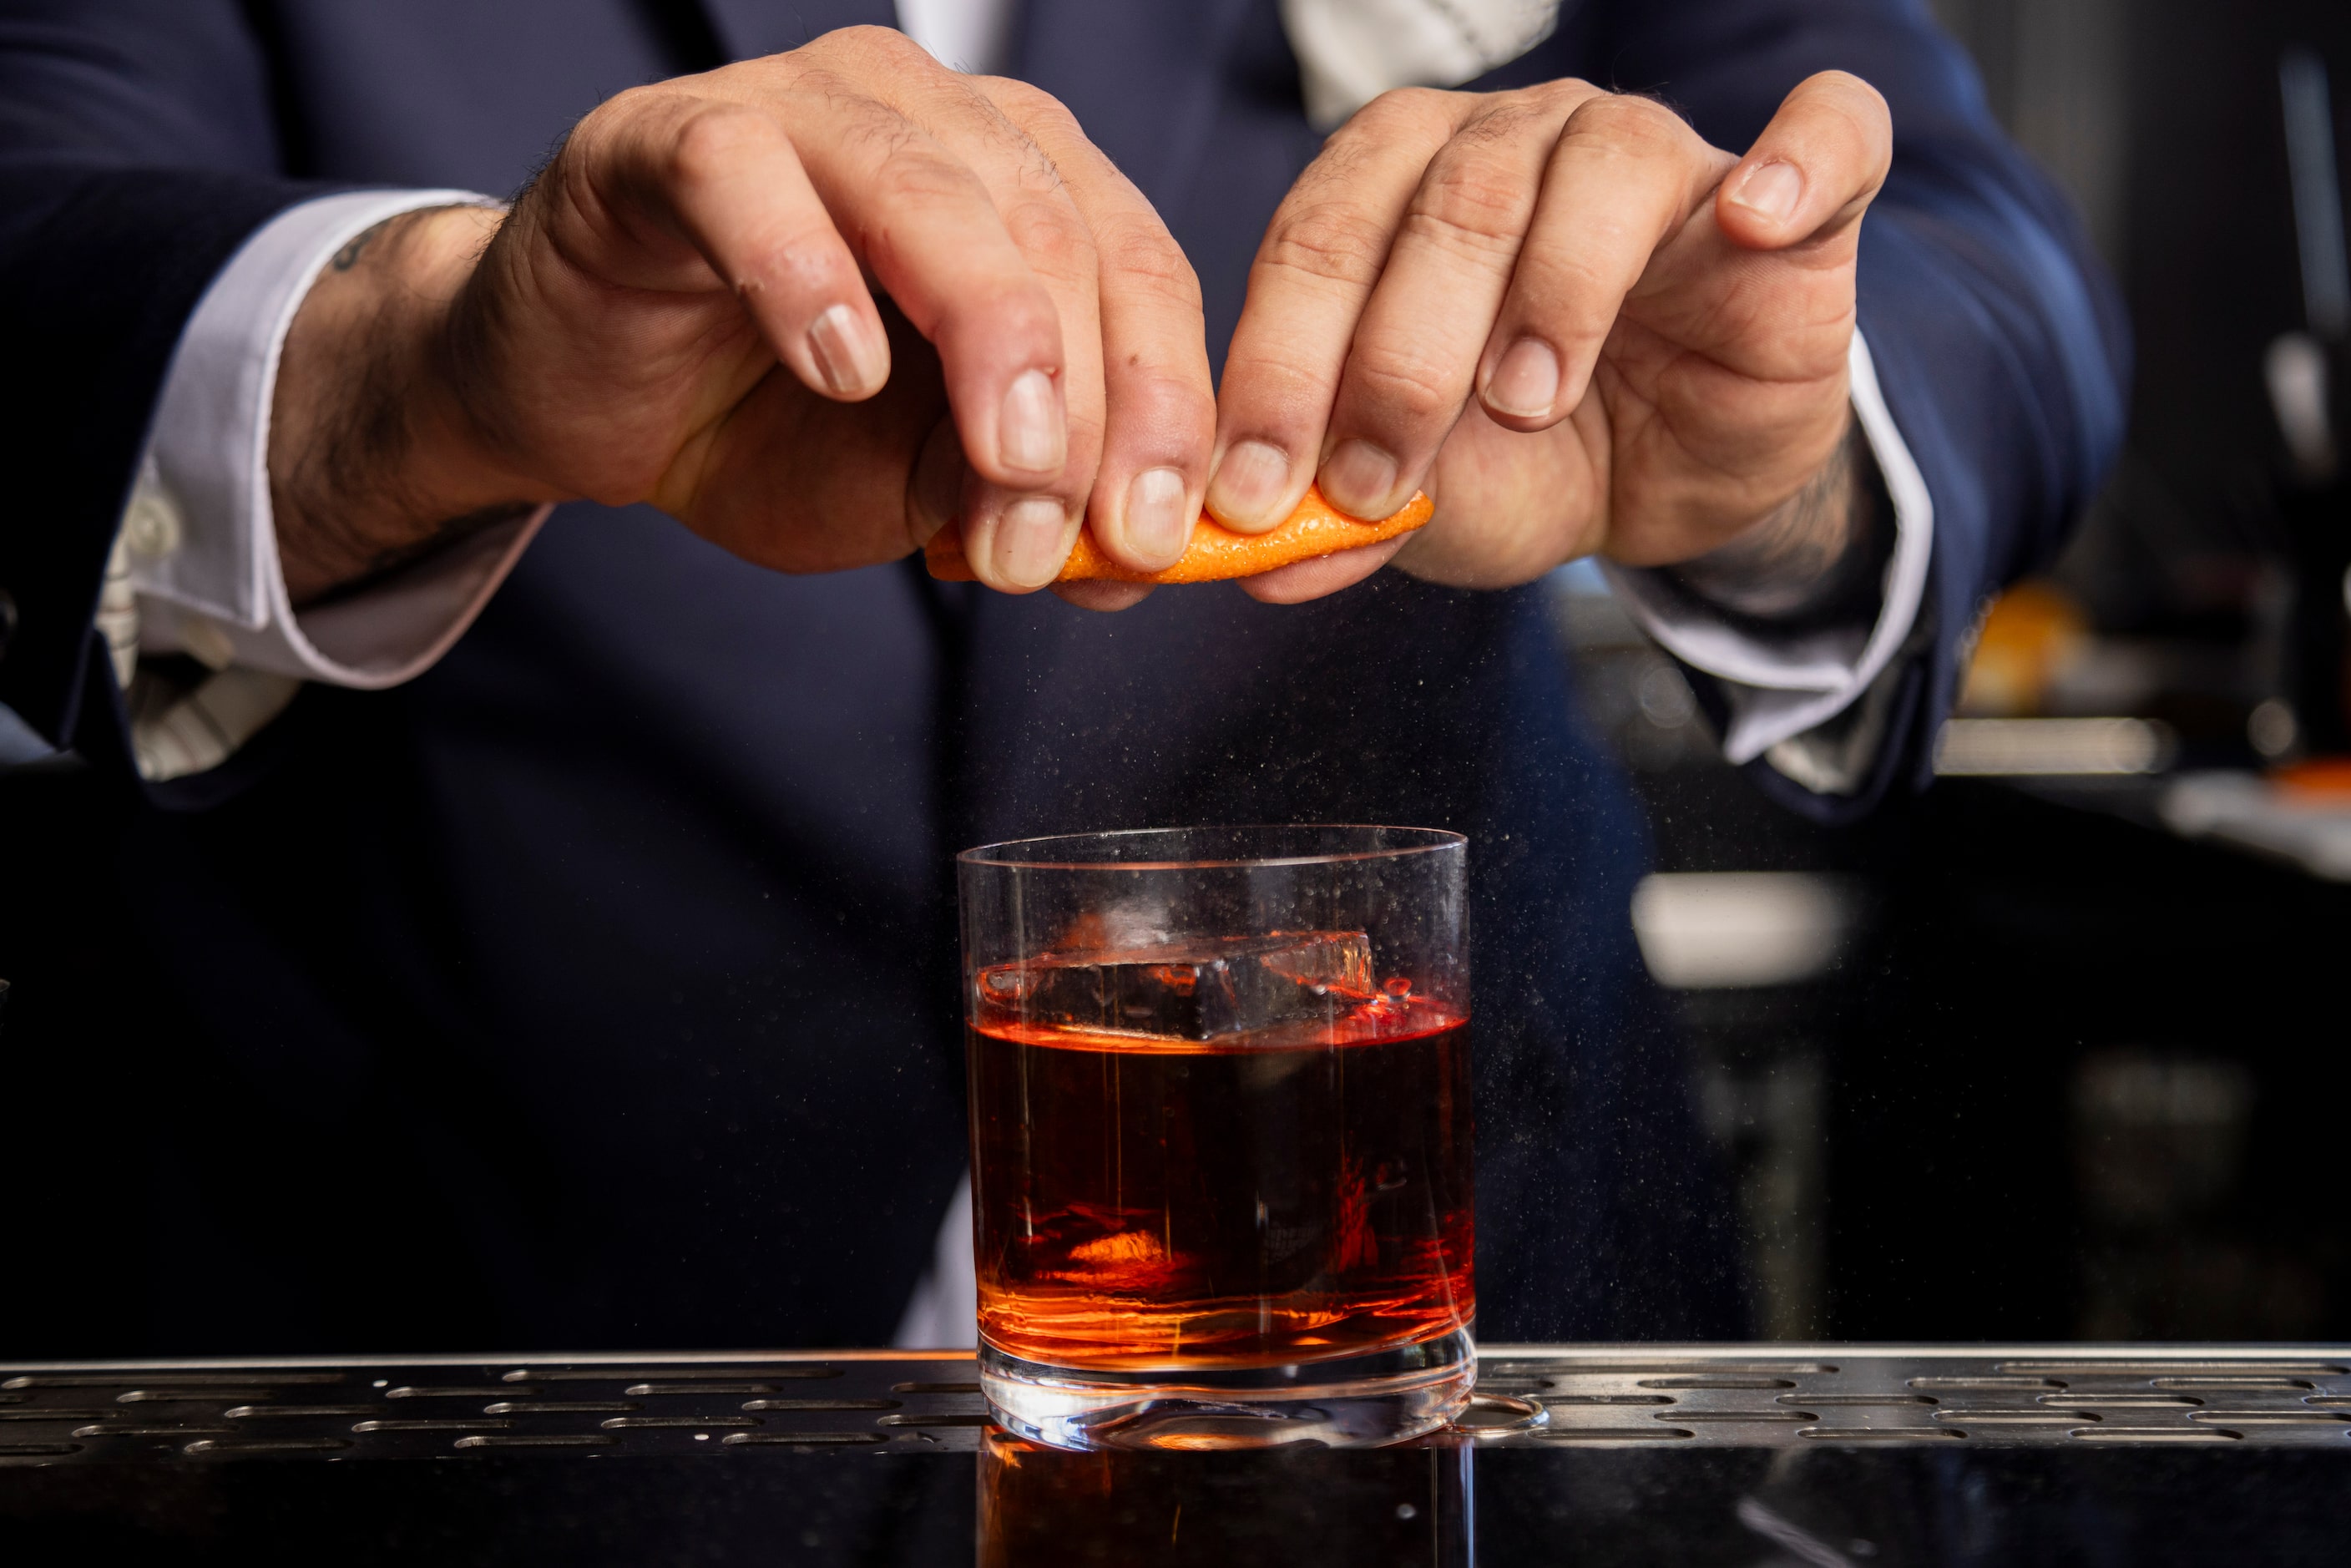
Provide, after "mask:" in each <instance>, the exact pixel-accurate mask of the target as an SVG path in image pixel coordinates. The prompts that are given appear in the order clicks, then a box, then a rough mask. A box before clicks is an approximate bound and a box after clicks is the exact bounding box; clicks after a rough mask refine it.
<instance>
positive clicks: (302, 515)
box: [270, 27, 1216, 601]
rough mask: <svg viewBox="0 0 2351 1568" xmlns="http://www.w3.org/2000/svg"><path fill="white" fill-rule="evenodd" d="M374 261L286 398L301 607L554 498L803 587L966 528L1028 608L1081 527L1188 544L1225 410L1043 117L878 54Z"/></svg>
mask: <svg viewBox="0 0 2351 1568" xmlns="http://www.w3.org/2000/svg"><path fill="white" fill-rule="evenodd" d="M485 242H486V243H485ZM375 252H376V254H375V255H374V256H369V255H367V254H366V250H365V247H360V250H359V251H358V252H357V253H356V254H357V256H358V260H357V263H356V264H354V265H350V266H348V267H346V266H345V265H344V259H343V258H338V268H337V269H335V270H330V271H329V272H328V273H326V274H322V275H321V278H320V280H319V284H318V286H317V287H314V288H313V289H312V291H311V294H310V296H309V297H308V298H306V299H305V302H304V304H303V307H302V308H301V310H300V312H299V313H298V317H297V320H296V323H295V327H294V329H293V331H292V332H291V333H290V334H289V337H288V340H287V351H286V357H285V360H284V361H283V365H282V368H281V372H280V380H279V383H278V387H277V401H276V426H275V428H274V430H273V434H272V441H271V451H270V467H271V476H272V488H273V495H274V497H275V498H276V499H277V507H278V528H279V533H280V536H281V545H282V553H283V556H284V559H285V560H286V563H287V576H288V580H289V585H290V586H291V587H292V589H293V591H294V593H295V597H296V599H297V601H303V600H307V599H310V598H315V597H316V596H317V595H318V594H319V593H321V592H324V591H329V590H330V589H332V588H334V587H337V586H339V585H340V584H342V583H345V582H348V581H350V580H354V579H356V578H358V577H360V576H362V575H365V573H366V572H367V571H368V570H374V569H376V568H378V567H381V565H382V564H384V563H385V562H386V561H388V560H392V559H398V558H399V556H400V555H401V554H402V552H403V551H405V550H413V549H416V548H419V547H422V546H427V545H429V544H430V543H431V541H432V539H433V538H436V537H438V536H439V534H440V533H441V532H442V531H443V530H444V529H445V528H447V526H448V525H449V523H450V522H451V521H452V520H455V519H462V518H465V517H469V516H473V515H478V514H480V513H483V512H485V511H486V510H490V509H492V508H498V507H517V506H521V505H526V504H529V503H534V502H540V501H547V500H558V499H567V498H571V497H587V498H590V499H593V500H596V501H600V502H603V503H605V504H608V505H615V506H618V505H626V504H630V503H634V502H640V501H649V502H651V503H653V505H654V506H657V507H661V508H662V509H663V510H664V511H666V512H668V513H670V514H671V515H672V516H674V517H677V518H678V519H679V520H680V521H682V522H684V524H685V525H686V526H687V527H689V528H693V529H694V530H695V532H696V533H699V534H701V535H703V536H704V537H705V538H710V539H712V540H714V541H715V542H716V543H718V544H720V545H722V546H724V547H725V548H726V549H729V550H732V551H734V552H735V553H736V554H737V555H739V556H742V557H743V558H745V559H748V560H751V561H754V562H756V563H758V564H760V565H763V566H768V567H772V568H775V569H777V570H784V571H829V570H842V569H845V568H849V567H855V566H864V565H869V564H872V563H875V562H879V561H884V560H890V559H896V558H898V557H901V556H904V555H905V554H906V553H908V552H909V551H910V550H913V549H917V548H919V547H920V546H921V545H922V544H923V543H924V542H925V541H926V540H927V539H928V538H929V536H930V535H931V534H932V533H933V532H935V531H936V529H937V528H940V527H941V526H943V525H945V524H946V521H947V520H948V519H949V518H950V517H958V516H959V517H961V519H962V523H963V528H964V537H965V544H966V549H967V552H968V554H969V556H970V559H971V561H972V564H973V567H974V570H976V572H977V575H978V576H979V578H980V580H982V581H983V582H986V583H987V584H988V585H989V586H990V587H993V588H997V589H999V590H1003V591H1011V592H1025V591H1030V590H1033V589H1036V588H1038V587H1040V586H1042V585H1044V584H1046V583H1048V582H1050V581H1051V580H1052V579H1053V577H1054V575H1055V574H1056V572H1057V571H1058V570H1060V567H1061V561H1062V559H1063V558H1064V557H1065V556H1066V555H1067V554H1068V553H1069V550H1070V548H1071V544H1072V543H1073V542H1074V541H1075V539H1076V537H1077V531H1078V528H1079V527H1080V525H1081V523H1086V524H1090V525H1091V526H1092V529H1093V533H1094V537H1095V538H1096V539H1097V540H1098V541H1099V542H1100V543H1101V545H1102V548H1103V549H1105V550H1106V551H1108V552H1109V553H1110V554H1111V555H1113V557H1115V558H1117V559H1120V560H1121V561H1122V562H1123V563H1124V564H1126V565H1128V566H1131V567H1134V568H1136V569H1138V570H1156V569H1157V568H1160V567H1163V566H1165V565H1167V564H1169V563H1171V562H1173V561H1174V560H1175V558H1176V557H1177V556H1179V555H1180V554H1181V553H1182V552H1183V549H1184V546H1185V544H1186V540H1187V538H1188V537H1189V531H1190V526H1191V522H1192V519H1193V518H1194V517H1197V516H1198V515H1199V509H1200V504H1201V497H1202V493H1203V491H1204V489H1205V488H1206V485H1207V462H1208V454H1209V449H1210V443H1211V440H1212V438H1213V435H1214V432H1215V423H1216V409H1215V402H1214V393H1213V391H1212V388H1211V385H1210V382H1209V376H1208V366H1207V351H1206V345H1205V335H1204V331H1203V328H1202V323H1201V315H1200V303H1199V288H1198V284H1197V282H1196V279H1195V277H1194V276H1193V273H1192V270H1191V267H1189V265H1188V264H1187V263H1186V261H1185V259H1184V256H1183V254H1182V252H1181V251H1180V250H1179V249H1178V248H1177V246H1176V245H1175V241H1174V240H1173V239H1172V238H1171V237H1170V236H1169V235H1168V234H1167V231H1166V229H1165V225H1163V224H1162V223H1161V222H1160V220H1159V217H1158V214H1156V213H1155V212H1154V211H1153V210H1152V208H1151V206H1150V204H1149V203H1148V202H1146V201H1145V200H1144V197H1143V195H1142V194H1141V193H1140V192H1138V191H1136V190H1135V188H1134V186H1133V185H1132V184H1131V183H1128V182H1127V180H1126V179H1125V178H1124V177H1123V176H1122V175H1121V174H1120V173H1119V172H1117V171H1116V170H1115V169H1114V168H1113V166H1112V165H1111V163H1110V162H1109V160H1108V159H1107V158H1105V157H1104V156H1103V155H1102V153H1101V152H1099V151H1097V150H1096V149H1095V148H1094V147H1093V146H1092V144H1091V143H1089V142H1088V141H1086V140H1085V138H1084V136H1083V134H1082V133H1081V131H1079V129H1078V126H1077V123H1076V121H1075V120H1074V119H1073V118H1072V117H1071V115H1070V113H1069V112H1068V111H1067V110H1064V109H1063V108H1062V107H1061V105H1060V104H1059V103H1058V102H1056V101H1055V100H1054V99H1051V98H1050V97H1048V96H1047V95H1046V94H1044V93H1041V92H1039V91H1038V90H1036V89H1033V88H1029V87H1027V86H1024V85H1023V84H1020V83H1019V82H1013V81H1007V80H1001V79H998V78H979V77H967V76H963V75H959V74H957V73H956V72H953V71H949V70H947V69H946V68H943V67H941V66H939V65H938V64H937V63H936V62H935V61H934V60H933V59H932V58H931V57H930V56H929V55H928V54H926V53H925V52H924V51H923V50H922V49H921V48H920V47H917V46H915V45H914V44H913V43H911V42H909V41H908V40H906V39H905V38H904V37H901V36H900V35H898V34H896V33H894V32H892V31H890V30H888V29H886V28H878V27H860V28H852V29H848V30H845V31H842V32H838V33H832V34H829V35H827V36H826V37H821V38H820V39H818V40H816V41H815V42H814V43H812V44H810V45H809V46H808V47H805V48H801V49H798V50H795V51H793V52H791V53H789V54H785V55H778V56H774V57H769V58H767V59H762V60H755V61H749V62H746V63H744V64H741V65H735V66H729V67H726V68H723V69H720V70H716V71H712V72H710V73H708V74H706V75H704V76H698V77H688V78H680V79H678V80H674V81H669V82H664V83H661V84H658V85H656V86H653V87H646V88H640V89H635V90H632V91H630V92H626V93H623V94H622V95H620V96H619V97H617V98H614V99H611V101H610V102H608V103H606V104H605V105H603V106H602V107H601V108H600V109H598V110H596V111H595V112H594V113H592V114H590V115H589V116H588V117H587V118H586V119H585V120H581V121H580V124H579V125H578V126H577V127H576V128H575V129H574V130H573V131H572V132H571V134H570V136H569V139H567V141H565V142H564V144H563V146H562V148H561V150H560V151H559V152H557V154H556V156H555V159H554V162H552V163H551V164H549V167H548V168H547V169H546V171H545V172H543V173H541V174H540V176H539V177H538V180H537V181H535V182H534V183H533V184H532V185H531V187H530V188H529V190H528V192H526V193H524V195H523V196H522V197H521V199H520V200H519V202H518V203H517V205H516V207H515V209H514V211H513V212H512V213H511V214H507V215H505V216H504V217H503V218H501V217H500V215H499V214H494V213H487V212H480V211H473V210H467V209H452V210H447V211H440V212H434V213H430V214H419V215H418V216H417V218H416V219H415V220H414V221H413V226H411V227H409V228H408V229H406V230H404V231H403V232H402V235H400V236H399V238H398V239H397V240H396V241H394V242H392V243H381V244H379V245H378V246H376V247H375ZM353 254H354V253H353V252H350V251H347V252H346V256H351V255H353ZM868 278H871V279H872V282H873V283H875V284H878V285H879V287H880V289H882V290H884V291H886V293H887V297H888V302H889V303H888V306H887V307H886V308H884V307H877V305H876V302H875V298H874V295H873V292H872V291H871V290H869V287H868V285H867V281H866V280H867V279H868ZM354 361H356V363H355V362H354Z"/></svg>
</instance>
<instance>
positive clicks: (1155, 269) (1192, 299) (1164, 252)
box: [1093, 218, 1200, 311]
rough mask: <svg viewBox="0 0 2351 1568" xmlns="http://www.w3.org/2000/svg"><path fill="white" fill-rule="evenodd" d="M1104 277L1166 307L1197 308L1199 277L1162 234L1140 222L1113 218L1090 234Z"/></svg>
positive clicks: (1156, 226)
mask: <svg viewBox="0 0 2351 1568" xmlns="http://www.w3.org/2000/svg"><path fill="white" fill-rule="evenodd" d="M1093 239H1094V246H1095V247H1096V248H1097V249H1098V250H1099V251H1100V252H1101V256H1102V270H1103V271H1104V272H1105V273H1110V274H1114V275H1115V276H1116V277H1118V279H1119V287H1121V288H1122V289H1139V290H1142V291H1143V292H1144V293H1146V294H1148V295H1150V296H1151V297H1153V298H1158V299H1161V300H1164V301H1165V302H1167V303H1170V304H1175V305H1179V306H1184V307H1186V308H1190V309H1192V310H1195V311H1196V310H1198V309H1199V308H1200V275H1199V274H1198V273H1197V272H1196V271H1194V270H1193V267H1192V264H1191V262H1190V261H1189V260H1188V259H1186V256H1185V255H1184V252H1183V251H1182V249H1180V248H1179V247H1178V246H1176V244H1175V241H1174V240H1173V239H1171V238H1169V237H1168V235H1167V233H1166V231H1165V230H1164V229H1162V228H1160V227H1159V226H1158V225H1156V224H1154V223H1148V222H1145V221H1144V220H1143V219H1141V218H1113V219H1110V220H1107V221H1105V222H1103V223H1102V224H1101V225H1098V226H1097V227H1096V228H1095V230H1094V235H1093Z"/></svg>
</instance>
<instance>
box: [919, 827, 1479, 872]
mask: <svg viewBox="0 0 2351 1568" xmlns="http://www.w3.org/2000/svg"><path fill="white" fill-rule="evenodd" d="M1315 831H1323V832H1341V833H1393V834H1397V835H1400V836H1405V837H1409V838H1412V839H1416V840H1418V842H1406V843H1396V844H1384V845H1380V846H1378V847H1375V848H1369V849H1357V850H1331V851H1323V852H1315V853H1307V854H1271V855H1241V856H1238V857H1227V858H1223V859H1202V858H1198V857H1181V856H1179V857H1176V858H1173V859H1170V858H1165V857H1163V858H1159V859H1155V860H1120V859H1115V858H1113V859H1108V860H1072V859H1068V858H1059V857H1053V852H1052V850H1051V849H1050V846H1052V845H1057V844H1061V845H1069V844H1114V843H1115V842H1116V841H1118V840H1122V839H1135V840H1140V839H1152V838H1159V839H1177V838H1181V837H1183V836H1185V835H1186V834H1191V833H1232V834H1245V833H1267V834H1276V833H1311V832H1315ZM1468 843H1469V840H1468V836H1467V835H1466V834H1462V833H1457V832H1454V831H1451V830H1450V829H1447V828H1402V827H1395V826H1391V825H1388V824H1385V823H1381V822H1235V823H1230V824H1211V823H1196V824H1195V825H1193V826H1190V827H1184V828H1115V829H1112V830H1110V831H1105V832H1099V833H1047V834H1044V835H1041V836H1040V837H1037V838H1031V839H1006V840H1004V841H1001V842H998V843H993V844H979V845H977V846H975V847H973V848H971V849H967V850H965V851H964V852H961V853H960V854H958V855H956V864H957V865H969V866H987V867H990V868H993V869H999V870H1005V871H1123V872H1144V871H1219V870H1231V869H1235V868H1238V867H1242V866H1307V865H1340V864H1344V863H1346V862H1352V861H1375V860H1402V859H1405V858H1406V857H1407V856H1412V855H1425V854H1434V853H1437V852H1441V851H1445V850H1458V849H1465V848H1467V847H1468Z"/></svg>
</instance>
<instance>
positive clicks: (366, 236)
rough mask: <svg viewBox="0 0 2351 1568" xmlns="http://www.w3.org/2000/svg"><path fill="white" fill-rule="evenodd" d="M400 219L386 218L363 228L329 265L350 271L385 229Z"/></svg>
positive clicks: (343, 270)
mask: <svg viewBox="0 0 2351 1568" xmlns="http://www.w3.org/2000/svg"><path fill="white" fill-rule="evenodd" d="M399 221H400V220H399V219H398V218H396V217H392V218H386V219H384V220H383V222H381V223H380V224H375V225H371V226H370V227H367V228H364V229H361V230H360V232H359V233H358V234H356V235H352V236H351V238H350V242H349V243H348V244H346V245H345V246H343V248H342V249H340V250H339V251H337V252H336V253H335V258H334V260H333V261H331V262H329V264H328V265H329V266H330V267H333V268H334V269H335V270H336V271H337V272H349V271H350V269H351V268H353V267H357V266H358V265H359V264H360V256H361V255H362V254H364V253H365V251H366V250H367V247H368V246H371V245H373V244H374V243H375V242H376V238H377V236H378V235H381V234H382V233H383V231H384V230H386V229H387V228H390V227H391V226H392V225H393V224H396V223H398V222H399Z"/></svg>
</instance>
